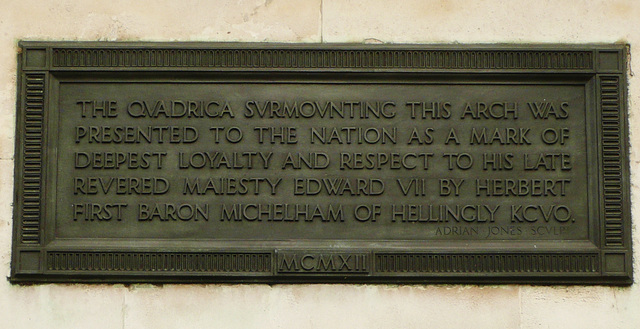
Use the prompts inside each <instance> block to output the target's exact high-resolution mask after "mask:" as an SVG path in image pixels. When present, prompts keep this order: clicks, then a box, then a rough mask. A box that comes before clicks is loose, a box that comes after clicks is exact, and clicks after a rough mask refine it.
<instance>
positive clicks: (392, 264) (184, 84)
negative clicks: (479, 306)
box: [11, 42, 631, 284]
mask: <svg viewBox="0 0 640 329" xmlns="http://www.w3.org/2000/svg"><path fill="white" fill-rule="evenodd" d="M22 46H23V48H24V52H23V53H24V54H26V55H24V56H25V57H24V59H23V60H22V62H23V65H22V68H21V71H20V80H21V81H20V85H19V87H20V94H19V97H20V101H19V106H18V113H19V115H18V125H17V127H18V128H17V129H18V131H17V135H18V138H17V146H16V158H17V160H16V203H15V204H16V205H17V206H16V209H15V214H14V217H15V222H14V223H15V225H14V227H15V235H14V258H13V264H14V265H13V271H12V277H11V279H12V280H13V281H16V282H32V281H78V280H79V281H86V282H91V281H116V282H121V281H124V282H137V281H146V282H165V281H167V282H172V281H174V282H181V281H194V280H195V281H198V282H200V281H233V282H311V281H325V282H460V281H464V282H531V283H553V282H558V283H612V284H624V283H629V282H630V280H631V277H630V273H631V262H630V258H629V257H630V242H629V239H628V237H629V214H628V208H629V204H628V169H627V153H626V152H627V151H626V110H625V108H626V107H625V105H624V104H625V102H624V99H623V97H624V96H625V93H624V88H625V84H624V81H625V75H624V72H618V71H615V70H614V71H615V72H614V71H612V69H611V68H612V67H617V68H620V67H624V65H621V64H620V65H619V62H623V61H624V58H625V56H624V51H623V50H624V49H623V48H621V47H618V46H598V47H593V46H589V47H587V46H585V47H583V48H580V47H570V48H563V47H561V46H559V47H558V49H551V50H550V49H542V48H539V47H537V46H531V47H530V48H526V49H525V48H518V47H512V48H509V49H506V48H505V49H466V48H465V47H457V48H451V49H430V48H429V49H428V48H426V47H422V48H420V47H417V46H404V47H402V46H397V47H359V48H356V47H351V48H350V47H349V46H336V47H335V48H330V47H325V48H320V47H318V46H315V48H314V46H302V45H289V46H281V45H233V46H231V45H217V44H189V45H182V44H128V43H122V44H103V43H87V44H82V43H81V44H68V43H55V42H54V43H38V42H25V43H22ZM31 49H33V50H31ZM31 52H34V53H33V54H36V53H37V54H38V55H39V56H36V57H37V58H38V60H37V61H33V60H32V58H36V57H33V56H31V57H30V56H29V54H31ZM603 54H604V55H603ZM43 56H44V59H43V58H41V57H43ZM612 60H614V61H616V62H615V63H608V61H612ZM30 61H32V62H30ZM25 62H26V63H25ZM605 64H606V65H605Z"/></svg>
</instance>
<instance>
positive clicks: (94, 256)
mask: <svg viewBox="0 0 640 329" xmlns="http://www.w3.org/2000/svg"><path fill="white" fill-rule="evenodd" d="M46 268H47V270H49V271H88V272H115V271H121V272H132V271H151V272H184V273H197V272H224V273H236V272H245V273H271V254H270V253H184V252H183V253H176V252H162V253H160V252H73V251H49V252H47V266H46Z"/></svg>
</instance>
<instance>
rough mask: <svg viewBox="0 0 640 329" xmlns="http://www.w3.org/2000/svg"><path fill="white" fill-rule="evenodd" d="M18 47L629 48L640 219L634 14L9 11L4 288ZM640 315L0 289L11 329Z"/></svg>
mask: <svg viewBox="0 0 640 329" xmlns="http://www.w3.org/2000/svg"><path fill="white" fill-rule="evenodd" d="M18 40H92V41H95V40H118V41H246V42H249V41H251V42H313V43H319V42H325V43H329V42H351V43H362V42H367V43H532V42H536V43H597V42H606V43H613V42H621V43H629V44H630V45H631V62H630V64H629V74H630V76H629V107H630V115H629V121H630V127H631V129H630V141H631V156H630V158H631V183H632V191H631V192H632V211H633V213H634V214H636V213H638V211H640V208H639V207H640V199H638V198H639V193H638V192H640V187H638V184H639V183H640V177H639V176H638V173H639V172H640V151H639V150H638V148H637V145H640V134H638V133H637V131H636V129H637V127H639V126H640V117H639V116H638V115H637V114H635V112H636V111H637V107H638V106H640V80H639V79H638V77H636V76H634V75H633V69H634V68H640V56H636V55H635V52H636V47H637V45H640V2H637V1H633V0H628V1H614V0H612V1H595V0H581V1H568V0H553V1H547V0H540V1H526V0H519V1H515V0H514V1H504V0H488V1H471V0H466V1H465V0H457V1H455V0H439V1H435V0H422V1H420V0H404V1H391V0H389V1H384V0H369V1H355V0H354V1H348V0H308V1H303V0H299V1H294V0H266V1H261V0H247V1H232V0H220V1H191V0H184V1H165V0H162V1H160V0H156V1H122V0H111V1H81V0H66V1H62V0H61V1H34V0H21V1H9V0H3V1H1V3H0V49H2V52H0V120H2V129H0V170H1V174H0V275H2V276H5V277H6V276H8V275H9V271H10V258H11V257H10V256H11V231H12V215H11V214H12V200H13V197H12V196H13V147H14V146H13V145H14V131H15V103H16V98H15V97H16V96H15V95H16V54H17V52H18V47H17V42H18ZM638 70H640V69H638ZM633 217H634V220H636V222H637V218H636V217H637V216H635V215H634V216H633ZM636 227H637V224H636V225H634V226H633V228H634V233H633V239H634V243H635V246H636V248H635V256H636V257H635V261H634V268H635V273H636V275H635V277H636V278H638V277H640V274H639V273H640V264H639V262H638V259H639V257H638V255H640V243H639V240H640V232H637V230H636ZM639 310H640V288H638V285H637V284H636V285H633V286H630V287H601V286H591V287H583V286H552V287H540V286H528V285H501V286H474V285H410V286H396V285H272V286H269V285H213V284H212V285H164V286H155V285H130V286H124V285H84V284H76V285H68V284H47V285H33V286H18V285H11V284H10V283H9V282H8V281H6V280H0V327H3V328H197V327H202V328H290V327H297V328H464V327H466V328H638V327H640V311H639Z"/></svg>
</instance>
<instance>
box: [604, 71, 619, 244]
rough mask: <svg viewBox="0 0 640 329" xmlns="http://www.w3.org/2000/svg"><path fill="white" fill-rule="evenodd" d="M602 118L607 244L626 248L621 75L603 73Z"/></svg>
mask: <svg viewBox="0 0 640 329" xmlns="http://www.w3.org/2000/svg"><path fill="white" fill-rule="evenodd" d="M599 80H600V106H601V120H602V133H601V138H602V182H603V187H602V189H603V209H604V225H603V226H604V231H603V235H604V246H605V247H622V246H624V245H625V241H624V236H625V234H624V229H625V228H624V222H623V205H622V203H623V197H622V196H623V187H622V181H623V177H622V166H623V163H622V152H623V150H622V143H623V142H622V140H623V139H622V136H621V131H622V129H623V127H622V118H621V115H620V78H619V77H618V76H600V77H599Z"/></svg>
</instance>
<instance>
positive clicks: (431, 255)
mask: <svg viewBox="0 0 640 329" xmlns="http://www.w3.org/2000/svg"><path fill="white" fill-rule="evenodd" d="M20 48H21V53H20V54H19V56H18V63H19V65H18V73H17V81H18V94H17V115H16V116H17V124H16V149H15V198H14V203H13V207H14V214H13V216H14V222H13V245H12V247H13V251H12V268H11V277H10V280H11V281H12V282H15V283H34V282H152V283H201V282H243V283H252V282H256V283H303V282H304V283H312V282H334V283H527V284H614V285H626V284H631V283H632V253H631V225H630V219H631V215H630V190H629V186H630V182H629V164H628V163H629V157H628V137H627V136H628V125H627V100H626V97H627V94H626V81H627V80H626V79H627V78H626V69H627V68H626V61H627V53H626V52H627V48H626V47H625V45H602V44H594V45H338V44H251V43H248V44H238V43H145V42H113V43H112V42H37V41H25V42H21V43H20ZM93 72H111V73H112V74H116V75H122V76H135V75H136V74H141V73H163V72H164V73H167V72H181V73H182V74H201V73H212V72H213V73H216V72H217V73H220V72H235V73H238V72H239V73H243V74H252V73H257V72H260V73H264V72H267V73H268V72H279V73H290V74H292V75H296V74H304V73H318V72H322V73H325V74H330V75H340V74H344V73H357V74H362V75H364V76H366V75H367V74H373V73H376V74H385V73H394V74H401V75H402V74H405V75H411V74H417V73H419V74H426V75H430V74H433V75H436V74H437V75H442V76H445V77H454V76H459V75H461V74H473V75H485V76H488V75H496V76H509V75H514V74H520V75H540V76H554V77H577V76H580V77H585V79H586V80H588V81H590V83H592V85H593V88H592V90H593V95H589V97H591V104H588V105H587V110H592V111H596V112H597V113H596V114H595V115H594V116H593V117H595V118H596V120H597V123H596V124H595V125H596V126H597V131H596V135H597V136H598V146H597V147H598V149H599V151H598V154H597V155H596V156H597V159H598V162H597V165H598V168H597V178H596V180H597V181H598V191H599V195H598V196H596V198H597V199H598V203H599V219H598V225H597V226H598V227H597V228H596V229H595V232H592V242H593V247H592V248H581V249H578V250H572V249H567V248H565V246H564V245H563V243H562V242H559V243H558V246H557V248H555V249H553V250H542V251H540V250H511V248H510V246H509V245H508V244H507V245H505V246H504V247H503V248H499V249H498V250H490V251H486V250H481V249H474V248H470V249H461V248H455V247H451V248H442V249H428V248H426V249H415V248H412V249H409V248H402V247H401V246H400V247H397V246H396V247H394V248H387V249H385V248H370V249H361V248H353V249H347V250H336V249H331V250H327V249H323V248H322V246H315V247H312V248H260V247H253V246H243V245H230V246H228V248H212V249H210V250H191V249H184V248H179V247H167V248H156V250H149V249H144V248H136V246H135V244H134V245H133V246H127V245H126V244H121V245H118V246H117V247H104V246H93V245H92V244H91V243H86V245H83V246H82V247H81V248H64V247H51V246H49V245H48V242H49V241H48V239H47V234H48V233H49V232H48V226H47V216H51V214H49V213H48V212H47V210H46V209H47V204H46V200H47V199H46V197H47V191H48V189H50V188H51V184H52V181H51V180H50V176H49V175H48V173H47V169H46V167H47V163H48V162H49V161H52V159H51V158H50V156H51V149H50V144H49V143H48V141H47V138H46V136H47V131H48V130H49V129H55V127H53V126H51V123H50V122H49V121H48V120H47V119H48V118H49V117H50V116H49V115H48V111H49V104H50V103H49V102H50V101H51V99H52V97H53V95H52V92H53V90H52V88H51V81H52V80H53V78H54V77H55V76H56V75H59V74H67V75H73V74H78V73H82V74H87V73H93ZM314 253H325V254H330V255H333V254H338V255H352V256H357V257H360V258H358V259H361V261H362V263H363V266H364V267H363V269H362V271H360V272H359V273H357V274H349V275H344V274H343V273H342V274H340V273H339V274H338V275H336V274H327V273H315V274H308V273H302V274H301V273H295V272H292V271H278V269H277V268H276V263H277V260H278V259H280V257H287V255H289V257H302V256H303V255H305V254H314Z"/></svg>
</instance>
